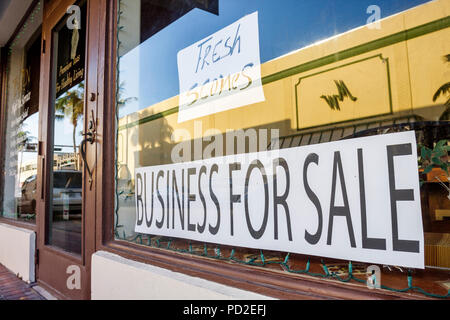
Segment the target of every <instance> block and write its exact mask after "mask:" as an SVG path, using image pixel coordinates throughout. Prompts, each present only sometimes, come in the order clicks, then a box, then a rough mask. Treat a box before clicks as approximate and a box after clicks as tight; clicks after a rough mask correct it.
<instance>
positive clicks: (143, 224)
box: [135, 131, 424, 269]
mask: <svg viewBox="0 0 450 320" xmlns="http://www.w3.org/2000/svg"><path fill="white" fill-rule="evenodd" d="M135 185H136V187H135V192H136V209H137V211H136V212H137V221H136V226H135V231H136V232H139V233H145V234H153V235H161V236H169V237H176V238H185V239H192V240H197V241H202V242H210V243H217V244H224V245H230V246H240V247H249V248H257V249H267V250H277V251H285V252H292V253H300V254H307V255H314V256H322V257H330V258H337V259H344V260H351V261H362V262H369V263H378V264H388V265H396V266H403V267H411V268H422V269H423V268H424V236H423V226H422V214H421V205H420V190H419V177H418V168H417V150H416V139H415V134H414V132H413V131H410V132H403V133H395V134H387V135H380V136H372V137H365V138H358V139H352V140H344V141H338V142H331V143H324V144H319V145H311V146H304V147H297V148H290V149H282V150H274V151H268V152H259V153H250V154H240V155H233V156H226V157H219V158H212V159H207V160H203V161H195V162H187V163H180V164H173V165H163V166H155V167H146V168H139V169H136V174H135Z"/></svg>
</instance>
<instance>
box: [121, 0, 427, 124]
mask: <svg viewBox="0 0 450 320" xmlns="http://www.w3.org/2000/svg"><path fill="white" fill-rule="evenodd" d="M428 1H429V0H321V1H318V0H301V1H300V0H282V1H274V0H245V1H242V0H225V1H224V0H219V16H216V15H214V14H211V13H208V12H206V11H203V10H200V9H194V10H192V11H191V12H189V13H187V14H186V15H184V16H183V17H181V18H180V19H178V20H177V21H175V22H174V23H172V24H171V25H169V26H168V27H166V28H165V29H163V30H161V31H160V32H158V33H157V34H156V35H154V36H153V37H151V38H149V39H147V40H146V41H145V42H143V43H142V44H141V45H140V46H139V47H137V48H135V49H133V50H131V51H130V52H128V53H127V54H125V55H124V56H123V57H122V59H121V62H120V84H121V88H122V95H121V98H122V99H124V98H129V97H135V98H138V99H137V100H135V101H133V100H132V101H129V102H128V103H127V104H126V106H125V107H123V108H122V110H120V111H119V116H120V117H123V116H125V115H127V114H130V113H133V112H135V111H138V110H140V109H143V108H146V107H148V106H150V105H153V104H155V103H157V102H160V101H163V100H165V99H168V98H170V97H173V96H176V95H177V94H178V92H179V82H178V67H177V53H178V51H180V50H182V49H184V48H186V47H188V46H190V45H191V44H193V43H195V42H197V41H199V40H201V39H203V38H205V37H207V36H209V35H211V34H213V33H215V32H216V31H218V30H220V29H222V28H224V27H226V26H228V25H230V24H232V23H233V22H235V21H237V20H239V19H240V18H242V17H243V16H245V15H247V14H250V13H253V12H255V11H258V13H259V33H260V35H259V37H260V50H261V53H260V54H261V63H264V62H266V61H269V60H272V59H274V58H277V57H279V56H281V55H284V54H286V53H289V52H291V51H293V50H297V49H300V48H302V47H305V46H307V45H309V44H311V43H314V42H316V41H319V40H322V39H326V38H329V37H331V36H334V35H337V34H340V33H343V32H346V31H348V30H351V29H354V28H356V27H359V26H362V25H365V24H366V22H367V19H368V18H369V17H370V15H369V14H367V8H368V7H369V6H371V5H378V6H379V7H380V8H381V15H382V18H385V17H387V16H390V15H393V14H395V13H398V12H401V11H404V10H406V9H409V8H411V7H414V6H417V5H419V4H422V3H425V2H428ZM125 28H126V26H125Z"/></svg>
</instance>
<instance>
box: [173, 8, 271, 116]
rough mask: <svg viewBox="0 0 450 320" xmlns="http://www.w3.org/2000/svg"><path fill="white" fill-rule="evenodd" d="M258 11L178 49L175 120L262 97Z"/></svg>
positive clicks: (240, 104)
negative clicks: (178, 92)
mask: <svg viewBox="0 0 450 320" xmlns="http://www.w3.org/2000/svg"><path fill="white" fill-rule="evenodd" d="M260 64H261V62H260V52H259V29H258V12H254V13H252V14H250V15H247V16H245V17H243V18H242V19H240V20H238V21H236V22H235V23H233V24H231V25H229V26H227V27H225V28H223V29H221V30H219V31H218V32H216V33H214V34H212V35H210V36H209V37H206V38H204V39H202V40H200V41H198V42H196V43H194V44H193V45H191V46H189V47H187V48H185V49H183V50H181V51H180V52H178V75H179V81H180V95H179V114H178V122H184V121H189V120H193V119H197V118H200V117H204V116H207V115H211V114H215V113H219V112H223V111H226V110H231V109H234V108H239V107H242V106H246V105H250V104H254V103H258V102H262V101H264V100H265V97H264V91H263V88H262V84H261V66H260Z"/></svg>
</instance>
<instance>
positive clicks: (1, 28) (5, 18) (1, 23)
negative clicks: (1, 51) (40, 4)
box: [0, 0, 33, 47]
mask: <svg viewBox="0 0 450 320" xmlns="http://www.w3.org/2000/svg"><path fill="white" fill-rule="evenodd" d="M32 2H33V0H0V47H3V46H4V45H5V44H6V42H8V40H9V38H10V37H11V35H12V34H13V32H14V30H16V28H17V25H18V24H19V22H20V20H22V18H23V16H24V15H25V13H26V11H27V9H28V8H29V7H30V5H31V3H32Z"/></svg>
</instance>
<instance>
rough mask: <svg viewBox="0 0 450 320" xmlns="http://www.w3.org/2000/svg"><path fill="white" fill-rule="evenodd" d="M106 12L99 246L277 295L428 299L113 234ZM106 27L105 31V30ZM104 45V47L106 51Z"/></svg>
mask: <svg viewBox="0 0 450 320" xmlns="http://www.w3.org/2000/svg"><path fill="white" fill-rule="evenodd" d="M100 1H101V2H102V6H103V7H102V8H103V9H104V10H102V11H101V12H103V15H102V16H101V17H99V19H98V20H99V21H100V28H99V30H100V31H101V33H100V41H99V46H100V48H99V52H100V57H99V58H100V59H99V70H102V69H103V70H104V71H105V72H104V73H102V74H99V100H98V105H99V110H98V117H99V119H102V120H103V121H99V125H98V128H97V129H98V132H99V133H101V134H102V136H103V137H105V139H104V140H103V142H104V143H102V145H100V147H99V148H98V149H97V159H101V161H99V162H98V163H97V168H96V183H95V184H96V197H97V202H96V210H95V211H96V248H95V250H96V251H99V250H103V251H107V252H110V253H113V254H117V255H119V256H121V257H124V258H126V259H130V260H133V261H137V262H141V263H145V264H150V265H153V266H156V267H160V268H164V269H167V270H171V271H174V272H178V273H182V274H185V275H189V276H194V277H199V278H202V279H205V280H208V281H212V282H216V283H219V284H223V285H227V286H230V287H235V288H238V289H242V290H245V291H250V292H254V293H258V294H261V295H266V296H269V297H274V298H279V299H418V298H420V299H427V297H423V296H419V295H417V294H412V293H408V294H405V293H396V292H389V291H385V290H370V289H369V288H366V287H362V286H358V285H355V284H351V283H348V284H345V283H339V282H336V281H333V280H323V279H317V278H314V277H311V276H303V275H296V274H290V273H286V272H284V271H274V270H270V269H266V268H260V267H254V266H246V265H240V264H235V263H226V262H223V261H217V260H214V259H210V258H205V257H200V256H194V255H189V254H185V253H177V252H172V251H167V250H164V249H158V248H151V247H144V246H140V245H137V244H134V243H130V242H125V241H121V240H115V238H114V202H115V192H114V174H113V172H114V162H115V159H114V157H115V141H114V140H115V139H114V135H115V130H116V119H115V82H116V71H117V70H116V58H117V57H116V39H117V34H116V29H117V28H116V23H117V1H115V0H100ZM103 31H104V32H103ZM103 50H104V51H103Z"/></svg>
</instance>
